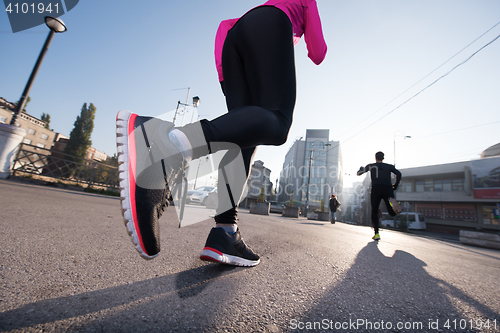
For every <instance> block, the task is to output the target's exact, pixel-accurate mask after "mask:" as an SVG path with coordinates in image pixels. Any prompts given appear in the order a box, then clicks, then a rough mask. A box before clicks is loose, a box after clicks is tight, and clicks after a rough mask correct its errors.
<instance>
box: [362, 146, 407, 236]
mask: <svg viewBox="0 0 500 333" xmlns="http://www.w3.org/2000/svg"><path fill="white" fill-rule="evenodd" d="M383 160H384V153H383V152H381V151H379V152H377V153H376V154H375V161H376V162H375V163H372V164H368V165H367V166H365V167H363V166H362V167H360V168H359V170H358V172H357V175H358V176H361V175H362V174H364V173H365V172H368V171H370V175H371V179H372V191H371V195H370V202H371V205H372V212H371V220H372V225H373V229H374V231H375V236H373V239H375V240H378V239H380V235H379V206H380V201H381V200H384V202H385V206H386V207H387V211H388V213H389V215H391V216H396V214H399V213H400V212H401V206H399V204H398V202H397V201H396V199H395V198H394V191H395V190H396V189H397V188H398V186H399V182H400V181H401V172H399V170H397V169H396V167H394V165H392V164H386V163H383V162H382V161H383ZM391 173H393V174H395V175H396V182H395V183H394V185H393V184H392V180H391Z"/></svg>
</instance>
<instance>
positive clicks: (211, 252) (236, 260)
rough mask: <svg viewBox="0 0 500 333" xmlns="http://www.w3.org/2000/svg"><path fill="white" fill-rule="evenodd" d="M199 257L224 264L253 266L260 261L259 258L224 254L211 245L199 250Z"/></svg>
mask: <svg viewBox="0 0 500 333" xmlns="http://www.w3.org/2000/svg"><path fill="white" fill-rule="evenodd" d="M200 259H201V260H204V261H211V262H217V263H221V264H226V265H233V266H243V267H253V266H257V265H258V264H259V263H260V259H259V260H248V259H244V258H241V257H236V256H232V255H229V254H224V253H222V252H220V251H218V250H216V249H213V248H211V247H206V248H204V249H203V250H202V251H201V254H200Z"/></svg>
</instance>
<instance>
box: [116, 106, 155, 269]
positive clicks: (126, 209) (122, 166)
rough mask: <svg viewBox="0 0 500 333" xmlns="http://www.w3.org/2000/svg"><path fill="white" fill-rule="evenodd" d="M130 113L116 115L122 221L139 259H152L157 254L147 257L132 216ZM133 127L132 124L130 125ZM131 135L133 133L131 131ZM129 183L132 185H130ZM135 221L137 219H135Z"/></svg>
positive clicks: (133, 192) (133, 191) (122, 111)
mask: <svg viewBox="0 0 500 333" xmlns="http://www.w3.org/2000/svg"><path fill="white" fill-rule="evenodd" d="M131 116H132V113H131V112H130V111H128V110H121V111H119V112H118V114H117V115H116V147H117V151H118V154H117V155H118V179H119V181H120V200H121V208H122V215H123V220H124V222H125V226H126V227H127V231H128V234H129V235H130V237H131V240H132V243H133V244H134V245H135V249H136V250H137V252H139V254H140V255H141V257H143V258H144V259H148V260H149V259H153V258H155V257H156V256H157V255H158V254H159V253H157V254H155V255H152V256H151V255H148V254H147V253H146V251H145V250H144V245H143V243H142V239H141V237H140V235H139V233H138V232H137V230H138V229H139V228H138V226H137V225H136V223H135V222H134V216H136V210H135V178H134V175H133V170H132V169H133V167H132V166H131V165H130V160H129V158H130V156H129V154H130V153H132V154H135V148H132V149H133V151H132V152H131V151H130V146H131V144H130V142H129V140H130V139H131V138H130V137H129V125H130V124H129V122H130V117H131ZM132 125H133V124H132ZM132 133H133V131H132ZM132 140H133V138H132ZM130 181H132V182H133V183H134V184H133V186H131V185H130ZM135 220H137V217H136V218H135Z"/></svg>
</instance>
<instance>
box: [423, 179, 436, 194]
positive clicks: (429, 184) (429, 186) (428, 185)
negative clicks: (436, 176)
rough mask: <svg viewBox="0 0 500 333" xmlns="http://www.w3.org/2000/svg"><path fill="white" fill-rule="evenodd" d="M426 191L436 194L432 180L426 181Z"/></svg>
mask: <svg viewBox="0 0 500 333" xmlns="http://www.w3.org/2000/svg"><path fill="white" fill-rule="evenodd" d="M424 191H425V192H434V181H433V180H432V179H426V180H424Z"/></svg>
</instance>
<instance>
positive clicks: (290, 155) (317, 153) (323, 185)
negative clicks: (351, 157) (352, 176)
mask: <svg viewBox="0 0 500 333" xmlns="http://www.w3.org/2000/svg"><path fill="white" fill-rule="evenodd" d="M329 135H330V131H329V130H327V129H308V130H306V139H305V140H302V138H300V139H299V140H296V141H295V142H294V143H293V144H292V147H291V148H290V149H289V150H288V152H287V154H286V156H285V161H284V162H283V169H282V170H281V172H280V185H279V190H278V200H279V201H280V202H286V201H289V200H290V198H291V196H292V194H293V200H294V201H295V202H300V203H301V205H303V206H306V205H307V203H309V206H310V210H311V209H312V208H319V207H320V206H321V201H322V200H323V203H324V204H325V206H327V205H328V200H329V198H330V195H331V194H336V195H337V196H338V197H339V200H341V201H342V198H341V196H342V184H343V172H342V155H341V151H340V143H339V142H338V141H330V139H329Z"/></svg>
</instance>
